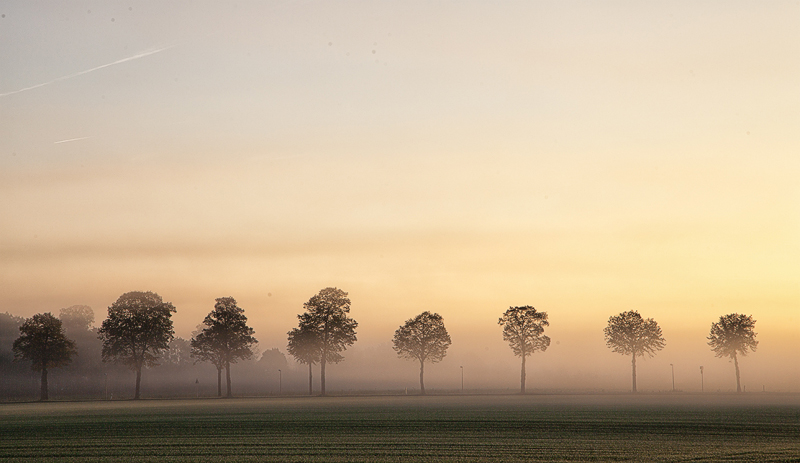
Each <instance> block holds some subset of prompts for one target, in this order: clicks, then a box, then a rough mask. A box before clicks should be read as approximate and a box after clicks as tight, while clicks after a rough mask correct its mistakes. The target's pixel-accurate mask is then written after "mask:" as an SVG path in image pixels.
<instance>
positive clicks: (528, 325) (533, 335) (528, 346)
mask: <svg viewBox="0 0 800 463" xmlns="http://www.w3.org/2000/svg"><path fill="white" fill-rule="evenodd" d="M497 324H498V325H500V326H502V327H503V340H504V341H508V345H509V346H511V350H512V351H513V352H514V355H516V356H518V357H522V368H521V372H520V393H521V394H524V393H525V378H526V376H527V374H526V372H525V358H526V357H527V356H529V355H531V354H533V353H535V352H538V351H542V352H544V351H546V350H547V348H548V347H549V346H550V338H549V337H548V336H545V335H544V327H545V326H549V325H550V322H548V321H547V312H537V311H536V309H534V308H533V307H531V306H529V305H526V306H524V307H509V309H508V310H506V312H505V313H504V314H503V316H502V317H500V319H499V320H498V321H497Z"/></svg>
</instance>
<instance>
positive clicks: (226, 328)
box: [191, 297, 258, 397]
mask: <svg viewBox="0 0 800 463" xmlns="http://www.w3.org/2000/svg"><path fill="white" fill-rule="evenodd" d="M203 325H205V328H203V329H202V330H201V331H200V332H199V333H198V334H197V335H196V336H195V337H193V338H192V340H191V346H192V356H193V357H195V358H197V359H200V360H204V361H208V362H211V363H213V364H214V366H216V367H217V386H218V389H217V391H218V394H221V392H222V391H221V386H220V381H221V379H220V374H221V369H222V367H225V373H226V374H225V377H226V384H227V393H228V397H231V396H232V392H231V364H232V363H236V362H237V361H238V360H247V359H249V358H251V357H252V356H253V350H252V347H253V346H254V345H255V344H256V343H257V342H258V341H257V340H256V338H255V337H253V334H254V333H255V331H254V330H253V328H250V327H249V326H247V317H246V316H245V315H244V309H242V308H241V307H239V306H238V305H236V299H234V298H232V297H220V298H217V299H216V303H215V304H214V310H212V311H211V312H210V313H209V314H208V315H207V316H206V318H205V319H204V320H203Z"/></svg>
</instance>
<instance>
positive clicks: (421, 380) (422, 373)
mask: <svg viewBox="0 0 800 463" xmlns="http://www.w3.org/2000/svg"><path fill="white" fill-rule="evenodd" d="M419 390H420V394H422V395H425V361H424V360H420V361H419Z"/></svg>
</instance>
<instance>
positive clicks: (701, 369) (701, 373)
mask: <svg viewBox="0 0 800 463" xmlns="http://www.w3.org/2000/svg"><path fill="white" fill-rule="evenodd" d="M700 392H705V385H704V384H703V365H700Z"/></svg>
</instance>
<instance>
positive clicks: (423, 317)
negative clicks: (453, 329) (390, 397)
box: [392, 311, 450, 395]
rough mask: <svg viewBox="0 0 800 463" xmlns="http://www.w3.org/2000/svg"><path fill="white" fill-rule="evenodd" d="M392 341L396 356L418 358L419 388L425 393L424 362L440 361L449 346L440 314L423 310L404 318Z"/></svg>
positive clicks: (447, 335) (448, 339) (448, 338)
mask: <svg viewBox="0 0 800 463" xmlns="http://www.w3.org/2000/svg"><path fill="white" fill-rule="evenodd" d="M392 342H393V344H394V346H393V348H394V350H395V351H396V352H397V356H398V357H401V358H406V359H410V360H419V389H420V393H421V394H422V395H425V362H426V361H428V362H431V363H437V362H441V361H442V359H443V358H444V357H445V355H447V348H448V347H450V335H449V334H447V329H446V328H445V327H444V320H443V319H442V316H441V315H439V314H438V313H430V312H428V311H425V312H422V313H421V314H419V315H417V316H416V317H414V318H410V319H408V320H406V323H405V325H403V326H401V327H400V328H398V329H397V331H395V332H394V339H393V340H392Z"/></svg>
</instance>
